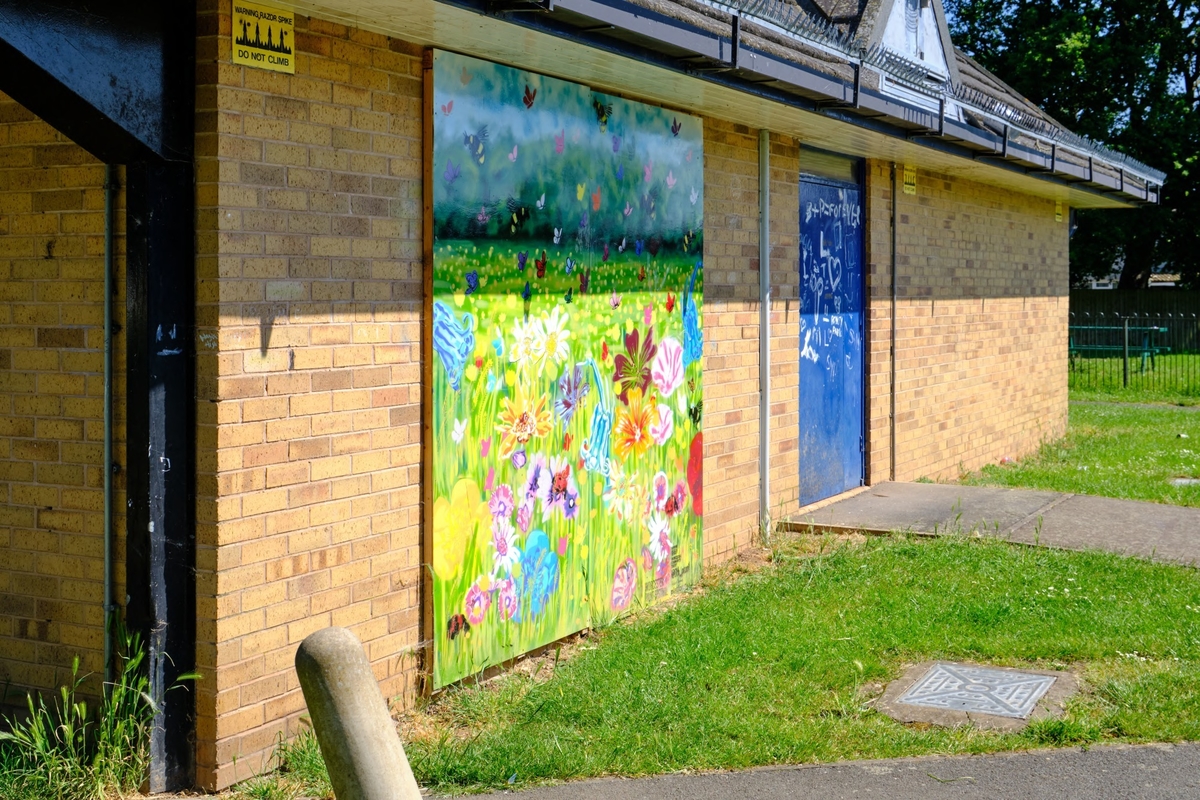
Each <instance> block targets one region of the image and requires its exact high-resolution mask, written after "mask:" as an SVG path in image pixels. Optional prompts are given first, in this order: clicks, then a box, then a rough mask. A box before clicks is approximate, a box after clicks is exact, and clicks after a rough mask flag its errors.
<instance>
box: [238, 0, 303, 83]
mask: <svg viewBox="0 0 1200 800" xmlns="http://www.w3.org/2000/svg"><path fill="white" fill-rule="evenodd" d="M294 23H295V18H294V16H293V14H292V12H291V11H281V10H279V9H277V8H267V7H266V6H259V5H253V4H251V3H240V2H234V4H233V63H235V64H245V65H246V66H248V67H258V68H259V69H269V70H274V71H275V72H286V73H288V74H294V73H295V72H296V58H295V54H294V53H293V52H292V50H293V46H294V44H293V39H294V36H293V26H294Z"/></svg>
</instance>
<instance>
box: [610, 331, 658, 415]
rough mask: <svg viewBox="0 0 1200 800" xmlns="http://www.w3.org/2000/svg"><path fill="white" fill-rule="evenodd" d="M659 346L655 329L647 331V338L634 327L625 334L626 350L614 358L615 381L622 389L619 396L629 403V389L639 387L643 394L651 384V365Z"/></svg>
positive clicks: (625, 402) (623, 401)
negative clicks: (643, 337)
mask: <svg viewBox="0 0 1200 800" xmlns="http://www.w3.org/2000/svg"><path fill="white" fill-rule="evenodd" d="M656 353H658V347H657V346H656V345H655V344H654V330H653V329H650V330H647V331H646V338H645V339H642V338H641V332H640V331H638V329H637V328H634V329H633V330H632V331H630V332H629V333H627V334H625V352H624V353H618V354H617V357H616V358H615V359H613V383H616V384H618V388H619V389H620V391H619V392H617V397H619V398H620V399H621V402H622V403H624V404H626V405H629V390H630V389H635V388H636V389H639V390H641V392H642V393H643V394H645V392H646V388H647V387H648V386H649V385H650V365H651V363H653V361H654V356H655V354H656Z"/></svg>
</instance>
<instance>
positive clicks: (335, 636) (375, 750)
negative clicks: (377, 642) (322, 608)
mask: <svg viewBox="0 0 1200 800" xmlns="http://www.w3.org/2000/svg"><path fill="white" fill-rule="evenodd" d="M296 674H297V675H299V676H300V688H301V689H302V690H303V691H304V702H306V703H307V704H308V713H309V715H310V716H311V717H312V723H313V729H314V730H315V731H316V734H317V742H318V743H319V744H320V745H321V756H322V757H323V758H324V759H325V766H326V767H327V768H328V769H329V780H330V782H331V783H332V784H333V793H334V796H335V797H336V798H337V800H418V798H420V797H421V790H420V789H419V788H418V787H417V781H416V779H415V778H414V777H413V774H412V769H411V768H409V766H408V758H407V757H406V756H405V755H404V746H403V745H402V744H400V736H399V734H398V733H397V732H396V724H395V723H394V722H393V721H392V717H391V715H390V714H389V713H388V709H387V703H386V702H384V699H383V694H382V693H381V692H380V691H379V684H378V683H376V682H375V675H374V674H373V673H372V672H371V665H370V664H368V663H367V656H366V654H365V653H364V652H363V647H362V644H361V643H360V642H359V641H358V637H356V636H355V635H354V634H353V633H351V632H350V631H348V630H346V629H345V628H325V629H324V630H319V631H317V632H316V633H314V634H311V635H309V636H308V637H307V638H306V639H305V640H304V641H303V642H301V643H300V649H299V650H297V651H296Z"/></svg>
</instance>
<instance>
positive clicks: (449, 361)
mask: <svg viewBox="0 0 1200 800" xmlns="http://www.w3.org/2000/svg"><path fill="white" fill-rule="evenodd" d="M433 349H434V351H435V352H436V353H437V354H438V358H440V359H441V361H442V366H443V367H445V368H446V377H447V378H448V379H449V381H450V388H451V389H453V390H454V391H456V392H457V391H458V390H459V386H460V385H461V383H462V374H463V367H464V366H466V363H467V358H468V357H469V356H470V355H471V353H472V352H473V351H474V350H475V317H473V316H471V315H470V314H463V316H462V321H461V322H459V320H458V318H457V317H456V316H455V315H454V312H453V311H452V310H451V309H450V306H448V305H446V304H445V303H443V302H442V301H440V300H435V301H434V303H433Z"/></svg>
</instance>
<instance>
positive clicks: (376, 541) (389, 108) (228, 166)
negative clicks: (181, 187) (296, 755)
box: [196, 0, 422, 789]
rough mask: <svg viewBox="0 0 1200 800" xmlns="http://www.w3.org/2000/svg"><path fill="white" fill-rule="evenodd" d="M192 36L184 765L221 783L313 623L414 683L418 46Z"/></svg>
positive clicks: (314, 35) (318, 32)
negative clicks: (188, 746)
mask: <svg viewBox="0 0 1200 800" xmlns="http://www.w3.org/2000/svg"><path fill="white" fill-rule="evenodd" d="M198 25H199V28H198V29H199V40H198V49H197V62H198V63H197V81H198V89H197V109H198V116H197V134H196V154H197V155H196V175H197V214H198V231H197V242H198V250H199V255H198V257H197V265H196V271H197V286H196V291H197V333H196V337H197V341H196V349H197V366H196V371H197V432H196V437H197V443H196V446H197V473H198V475H197V509H196V511H197V595H198V597H197V608H198V615H197V616H198V634H197V667H198V669H199V671H200V672H202V673H203V674H204V675H205V678H204V680H202V681H200V682H199V683H198V685H197V693H198V696H197V704H198V722H197V739H198V746H197V763H198V770H197V772H198V781H199V784H200V785H201V786H203V787H205V788H208V789H216V788H221V787H224V786H227V785H229V784H230V783H231V782H232V781H234V780H235V779H241V778H245V777H247V776H249V775H251V774H252V773H254V772H256V771H258V770H259V769H261V768H262V767H263V765H264V764H266V762H267V759H268V758H269V756H270V755H271V752H272V750H273V748H274V746H275V744H276V741H277V737H278V736H279V735H280V734H283V735H290V734H291V733H293V732H294V731H295V730H296V729H297V725H298V720H299V717H300V715H301V714H302V712H303V711H304V700H303V697H302V695H301V692H300V688H299V685H298V683H297V680H296V674H295V671H294V669H293V666H292V664H293V658H294V656H295V651H296V647H297V645H298V644H299V643H300V641H301V640H302V639H303V638H304V637H305V636H306V635H308V634H309V633H311V632H313V631H315V630H317V629H319V628H323V627H326V626H329V625H340V626H346V627H349V628H350V629H351V630H353V631H354V632H355V633H356V634H357V635H358V636H359V638H360V639H361V640H362V641H363V643H364V644H365V646H366V649H367V653H368V656H369V658H370V660H371V663H372V665H373V667H374V669H375V673H376V675H377V677H378V678H379V679H380V682H381V687H382V689H383V692H384V694H385V695H386V696H388V697H396V698H399V699H400V700H401V701H403V700H405V699H408V698H411V697H412V696H413V695H414V693H415V687H414V683H415V679H416V674H417V668H418V666H419V661H418V658H417V654H416V652H415V650H416V648H417V645H418V636H419V622H420V613H419V606H418V583H419V577H420V570H419V563H420V559H421V554H420V552H419V546H420V529H419V523H420V484H419V478H420V459H421V453H420V380H421V376H420V342H421V335H422V334H421V331H422V325H421V312H422V271H421V246H420V234H421V214H422V204H421V177H422V171H421V156H422V150H421V117H422V105H421V58H420V56H421V53H420V51H419V50H418V49H416V48H414V47H412V46H410V45H406V44H403V43H400V42H397V41H394V40H389V39H387V38H386V37H383V36H379V35H376V34H370V33H365V32H363V31H359V30H352V29H347V28H345V27H342V26H340V25H335V24H331V23H325V22H321V21H318V20H309V19H306V18H304V17H298V18H297V21H296V33H295V43H296V50H297V53H296V74H295V75H294V76H293V75H284V74H279V73H273V72H267V71H263V70H257V69H247V68H243V67H239V66H234V65H232V64H231V63H230V27H231V19H230V2H229V0H207V1H206V2H202V3H201V4H200V12H199V20H198Z"/></svg>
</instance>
